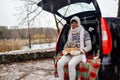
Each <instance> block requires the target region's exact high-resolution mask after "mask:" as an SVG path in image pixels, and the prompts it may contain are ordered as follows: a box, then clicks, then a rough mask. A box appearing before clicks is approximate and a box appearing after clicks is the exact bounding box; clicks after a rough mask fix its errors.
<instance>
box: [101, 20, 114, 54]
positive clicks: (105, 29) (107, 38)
mask: <svg viewBox="0 0 120 80" xmlns="http://www.w3.org/2000/svg"><path fill="white" fill-rule="evenodd" d="M101 32H102V53H103V54H104V55H108V54H110V52H111V51H112V35H111V32H110V29H109V26H108V23H107V21H106V20H105V19H104V18H101Z"/></svg>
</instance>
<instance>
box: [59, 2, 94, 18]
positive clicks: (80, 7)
mask: <svg viewBox="0 0 120 80" xmlns="http://www.w3.org/2000/svg"><path fill="white" fill-rule="evenodd" d="M86 11H95V7H94V5H93V3H90V4H88V3H75V4H70V5H67V6H65V7H62V8H61V9H59V10H58V13H60V14H61V15H62V16H64V17H68V16H71V15H73V14H77V13H81V12H86Z"/></svg>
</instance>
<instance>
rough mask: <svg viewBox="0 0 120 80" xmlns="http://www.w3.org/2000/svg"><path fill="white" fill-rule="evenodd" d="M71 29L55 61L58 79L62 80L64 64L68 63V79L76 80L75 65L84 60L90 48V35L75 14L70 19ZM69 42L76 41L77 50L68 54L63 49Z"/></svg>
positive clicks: (67, 46)
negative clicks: (61, 52)
mask: <svg viewBox="0 0 120 80" xmlns="http://www.w3.org/2000/svg"><path fill="white" fill-rule="evenodd" d="M70 22H71V29H70V31H69V35H68V40H67V42H66V44H65V46H64V50H63V54H64V55H63V56H62V58H61V59H60V60H59V61H58V63H57V66H58V68H57V70H58V77H59V80H64V66H65V65H66V64H67V63H68V69H69V79H70V80H76V66H77V64H79V63H80V62H84V63H85V62H86V56H85V53H86V52H89V51H90V50H91V49H92V45H91V38H90V35H89V33H88V32H87V31H85V29H84V28H83V26H82V25H81V22H80V19H79V17H77V16H75V17H73V18H72V19H71V21H70ZM70 42H76V44H77V47H78V48H79V50H72V51H70V54H68V53H67V52H66V51H65V48H69V46H70Z"/></svg>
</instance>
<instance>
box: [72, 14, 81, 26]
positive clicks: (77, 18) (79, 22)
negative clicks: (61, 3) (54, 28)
mask: <svg viewBox="0 0 120 80" xmlns="http://www.w3.org/2000/svg"><path fill="white" fill-rule="evenodd" d="M73 20H75V21H77V22H78V25H79V26H80V25H81V21H80V18H79V17H77V16H74V17H72V19H71V20H70V22H72V21H73Z"/></svg>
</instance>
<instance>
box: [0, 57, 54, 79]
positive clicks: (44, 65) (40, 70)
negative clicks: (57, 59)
mask: <svg viewBox="0 0 120 80" xmlns="http://www.w3.org/2000/svg"><path fill="white" fill-rule="evenodd" d="M53 75H54V62H53V59H46V60H36V61H27V62H20V63H11V64H2V65H0V80H55V78H54V77H53Z"/></svg>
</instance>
